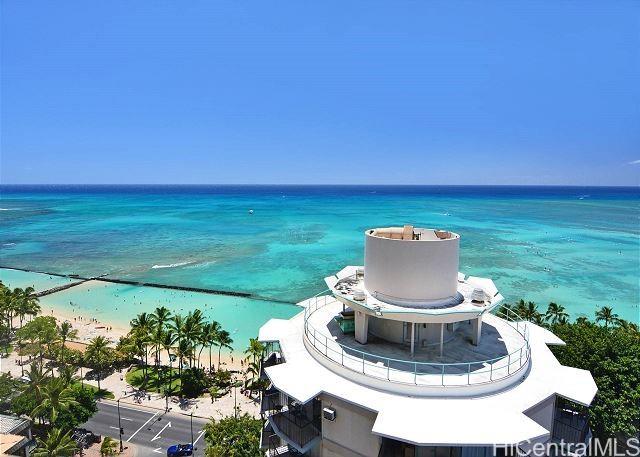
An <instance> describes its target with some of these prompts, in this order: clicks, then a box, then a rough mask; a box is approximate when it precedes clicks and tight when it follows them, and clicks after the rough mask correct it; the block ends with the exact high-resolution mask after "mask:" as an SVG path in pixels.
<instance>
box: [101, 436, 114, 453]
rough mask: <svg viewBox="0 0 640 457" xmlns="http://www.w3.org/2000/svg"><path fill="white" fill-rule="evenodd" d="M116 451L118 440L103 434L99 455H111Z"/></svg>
mask: <svg viewBox="0 0 640 457" xmlns="http://www.w3.org/2000/svg"><path fill="white" fill-rule="evenodd" d="M117 453H118V442H117V441H116V440H114V439H113V438H111V437H110V436H105V437H104V439H103V440H102V444H101V445H100V455H101V457H112V456H114V455H116V454H117Z"/></svg>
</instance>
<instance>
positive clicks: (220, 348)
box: [218, 345, 222, 370]
mask: <svg viewBox="0 0 640 457" xmlns="http://www.w3.org/2000/svg"><path fill="white" fill-rule="evenodd" d="M220 352H222V345H220V346H218V370H219V369H220Z"/></svg>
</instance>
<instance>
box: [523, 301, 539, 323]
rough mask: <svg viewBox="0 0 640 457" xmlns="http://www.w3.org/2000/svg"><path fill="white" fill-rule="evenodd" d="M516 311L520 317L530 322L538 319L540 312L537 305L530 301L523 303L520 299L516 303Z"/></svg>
mask: <svg viewBox="0 0 640 457" xmlns="http://www.w3.org/2000/svg"><path fill="white" fill-rule="evenodd" d="M518 313H519V314H520V317H522V318H523V319H525V320H528V321H531V322H539V321H540V312H538V305H536V304H535V303H534V302H532V301H530V302H527V303H526V305H525V304H524V301H523V300H520V303H519V304H518Z"/></svg>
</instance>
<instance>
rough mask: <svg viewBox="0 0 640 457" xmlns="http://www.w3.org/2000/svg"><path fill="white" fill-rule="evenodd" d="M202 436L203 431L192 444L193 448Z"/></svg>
mask: <svg viewBox="0 0 640 457" xmlns="http://www.w3.org/2000/svg"><path fill="white" fill-rule="evenodd" d="M202 435H204V430H202V431H201V432H200V434H199V435H198V437H197V438H196V440H195V441H194V442H193V445H194V446H195V445H196V443H197V442H198V440H199V439H200V438H202Z"/></svg>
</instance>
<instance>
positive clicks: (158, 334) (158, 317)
mask: <svg viewBox="0 0 640 457" xmlns="http://www.w3.org/2000/svg"><path fill="white" fill-rule="evenodd" d="M170 317H171V311H169V308H167V307H165V306H159V307H157V308H156V310H155V311H154V312H153V313H152V314H151V316H149V320H150V321H151V327H152V328H153V342H154V344H155V348H156V366H160V349H161V346H162V340H163V333H164V331H165V327H166V325H167V323H168V322H169V318H170Z"/></svg>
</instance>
